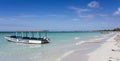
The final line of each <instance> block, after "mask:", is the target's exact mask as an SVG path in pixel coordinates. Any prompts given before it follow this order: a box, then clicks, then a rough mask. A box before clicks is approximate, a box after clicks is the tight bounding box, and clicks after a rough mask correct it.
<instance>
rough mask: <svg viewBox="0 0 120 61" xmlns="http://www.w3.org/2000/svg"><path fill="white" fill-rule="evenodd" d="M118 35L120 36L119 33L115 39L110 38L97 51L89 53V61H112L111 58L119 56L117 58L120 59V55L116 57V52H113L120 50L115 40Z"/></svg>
mask: <svg viewBox="0 0 120 61" xmlns="http://www.w3.org/2000/svg"><path fill="white" fill-rule="evenodd" d="M117 35H119V33H117V34H115V35H114V36H113V37H111V38H109V39H108V40H107V41H106V42H105V43H103V44H102V45H101V46H100V47H99V48H98V49H97V50H95V51H93V52H91V53H89V54H88V56H89V58H88V61H109V60H111V59H110V57H115V56H117V58H118V57H120V55H118V54H117V55H116V52H113V51H112V49H118V47H116V46H115V45H114V44H115V43H116V42H115V40H114V38H115V37H116V36H117ZM117 53H119V52H117ZM119 54H120V53H119ZM115 58H116V57H115ZM111 61H114V60H111ZM115 61H117V60H115Z"/></svg>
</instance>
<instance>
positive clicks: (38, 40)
mask: <svg viewBox="0 0 120 61" xmlns="http://www.w3.org/2000/svg"><path fill="white" fill-rule="evenodd" d="M19 33H20V34H21V36H20V35H18V32H16V35H12V36H5V39H7V40H8V41H9V42H15V43H26V44H45V43H49V39H48V37H47V34H46V33H45V36H43V37H41V34H40V32H29V33H31V34H32V37H30V36H28V32H24V33H25V36H24V35H23V34H24V33H23V32H19ZM35 33H37V34H38V37H35V35H34V34H35Z"/></svg>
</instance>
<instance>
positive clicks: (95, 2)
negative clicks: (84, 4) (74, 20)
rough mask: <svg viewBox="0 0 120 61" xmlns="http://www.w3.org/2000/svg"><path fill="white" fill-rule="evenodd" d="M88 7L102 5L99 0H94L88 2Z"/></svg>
mask: <svg viewBox="0 0 120 61" xmlns="http://www.w3.org/2000/svg"><path fill="white" fill-rule="evenodd" d="M88 7H90V8H99V7H100V5H99V3H98V2H97V1H92V2H90V3H88Z"/></svg>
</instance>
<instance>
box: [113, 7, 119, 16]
mask: <svg viewBox="0 0 120 61" xmlns="http://www.w3.org/2000/svg"><path fill="white" fill-rule="evenodd" d="M113 15H114V16H120V8H118V9H117V10H116V11H115V12H114V13H113Z"/></svg>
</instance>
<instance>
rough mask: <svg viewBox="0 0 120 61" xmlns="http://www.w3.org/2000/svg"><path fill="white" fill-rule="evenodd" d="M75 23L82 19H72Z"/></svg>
mask: <svg viewBox="0 0 120 61" xmlns="http://www.w3.org/2000/svg"><path fill="white" fill-rule="evenodd" d="M72 20H73V21H79V20H80V19H78V18H74V19H72Z"/></svg>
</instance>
